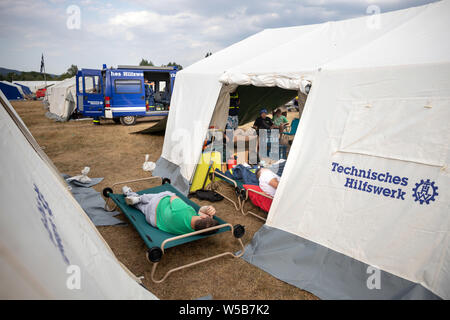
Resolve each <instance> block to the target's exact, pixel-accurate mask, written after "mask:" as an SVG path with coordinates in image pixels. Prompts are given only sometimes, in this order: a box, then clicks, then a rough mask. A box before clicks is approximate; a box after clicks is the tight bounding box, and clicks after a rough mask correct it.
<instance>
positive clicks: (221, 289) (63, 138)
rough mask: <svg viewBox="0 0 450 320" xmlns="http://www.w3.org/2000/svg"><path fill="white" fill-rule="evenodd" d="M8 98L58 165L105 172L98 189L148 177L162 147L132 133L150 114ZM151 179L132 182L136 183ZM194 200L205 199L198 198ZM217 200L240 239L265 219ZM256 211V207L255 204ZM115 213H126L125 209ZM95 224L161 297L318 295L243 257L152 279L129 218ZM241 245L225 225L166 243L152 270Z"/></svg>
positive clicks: (71, 169)
mask: <svg viewBox="0 0 450 320" xmlns="http://www.w3.org/2000/svg"><path fill="white" fill-rule="evenodd" d="M12 104H13V106H14V108H15V109H16V111H17V112H18V113H19V115H20V116H21V117H22V119H23V121H24V122H25V124H26V125H27V126H28V128H29V130H30V131H31V133H32V134H33V136H34V137H35V139H36V140H37V141H38V143H39V144H40V145H41V146H42V147H44V151H45V152H46V153H47V155H48V156H49V157H50V159H52V161H53V162H54V164H55V165H56V167H57V168H58V169H59V171H60V172H61V173H67V174H70V175H77V174H79V173H80V171H81V169H82V168H84V167H85V166H89V167H91V172H90V174H89V176H91V177H104V178H105V179H104V180H103V182H102V183H100V184H98V185H97V186H95V189H96V190H97V191H101V190H102V189H103V188H104V187H107V186H110V185H112V184H113V183H114V182H118V181H124V180H129V179H133V178H136V179H137V178H144V177H148V176H149V174H148V173H147V172H144V171H143V170H142V164H143V162H144V156H145V154H149V155H150V161H154V162H156V160H157V159H158V158H159V156H160V154H161V150H162V145H163V141H164V136H161V135H159V136H158V135H139V134H130V133H131V132H134V131H138V130H142V129H144V128H147V127H149V126H151V125H152V124H153V123H155V122H154V121H148V120H146V119H143V120H141V121H139V122H138V124H137V125H135V126H131V127H125V126H122V125H120V124H115V123H114V122H113V121H105V120H104V121H102V125H100V126H94V125H93V124H92V122H91V121H70V122H66V123H58V122H54V121H53V120H50V119H47V118H46V117H45V115H44V114H45V110H44V109H43V107H42V103H41V102H40V101H18V102H13V103H12ZM150 186H151V185H149V184H141V185H135V186H133V185H132V187H134V188H135V189H140V188H148V187H150ZM222 190H223V192H224V193H225V194H227V195H228V196H230V197H233V195H234V193H233V191H232V189H231V188H229V187H227V186H226V185H224V186H223V187H222ZM193 201H196V202H198V203H199V204H208V203H206V202H202V201H198V200H196V199H193ZM247 206H249V207H251V206H252V205H251V204H248V205H247ZM215 207H216V209H217V215H218V216H220V217H222V218H223V219H224V220H226V221H227V222H230V223H232V224H233V225H234V224H237V223H239V224H242V225H244V226H245V227H246V235H245V236H244V238H243V242H244V244H247V243H248V242H250V241H251V239H252V237H253V235H254V233H255V232H256V231H257V230H258V229H259V228H260V227H261V225H262V222H261V221H259V220H257V219H256V218H254V217H252V216H243V215H242V214H241V213H239V212H237V211H236V210H235V209H234V207H233V206H232V205H231V204H230V203H229V202H227V201H225V200H224V201H221V202H217V203H215ZM253 211H254V212H259V213H261V212H260V211H258V209H256V208H253ZM118 217H119V218H120V219H123V220H124V221H126V218H125V217H124V216H123V215H122V214H120V215H119V216H118ZM98 229H99V231H100V233H101V234H102V236H103V237H104V238H105V240H106V242H107V243H108V244H109V246H110V247H111V248H112V250H113V252H114V253H115V255H116V256H117V258H118V259H119V260H120V261H121V262H122V263H123V264H124V265H125V266H126V267H128V268H129V269H130V270H131V272H133V273H134V274H135V275H136V276H143V277H144V279H143V283H144V285H145V286H146V288H148V289H149V290H150V291H151V292H153V293H154V294H155V295H156V296H157V297H159V298H160V299H196V298H199V297H203V296H207V295H211V296H212V297H213V299H316V298H315V297H314V296H313V295H312V294H310V293H308V292H306V291H303V290H300V289H298V288H296V287H294V286H291V285H289V284H287V283H284V282H282V281H280V280H277V279H276V278H274V277H272V276H271V275H269V274H268V273H266V272H264V271H262V270H260V269H258V268H256V267H254V266H253V265H251V264H248V263H247V262H245V261H244V260H243V259H233V258H231V257H225V258H220V259H216V260H213V261H210V262H207V263H204V264H201V265H198V266H195V267H192V268H188V269H184V270H181V271H177V272H175V273H173V274H172V275H171V276H169V278H168V279H167V280H166V281H164V282H163V283H161V284H155V283H153V282H152V281H151V279H150V272H151V264H150V263H149V262H148V261H147V260H146V258H145V252H146V249H147V248H146V246H145V244H144V242H143V241H142V240H141V238H140V237H139V235H138V233H137V232H136V231H135V229H134V228H133V227H132V226H131V224H127V225H125V226H109V227H99V228H98ZM238 249H239V247H238V244H237V242H236V241H235V239H234V238H233V237H232V236H231V235H230V233H222V234H220V235H217V236H214V237H210V238H207V239H203V240H200V241H196V242H193V243H188V244H185V245H181V246H178V247H175V248H171V249H169V250H167V251H166V254H165V255H164V257H163V259H162V261H161V263H160V264H159V266H158V270H157V275H156V276H157V277H158V278H160V277H161V276H162V275H163V274H164V273H165V272H166V271H167V270H169V269H170V268H172V267H174V266H178V265H181V264H185V263H188V262H192V261H193V260H195V259H198V258H202V257H207V256H210V255H214V254H216V253H219V252H223V251H233V252H234V251H237V250H238Z"/></svg>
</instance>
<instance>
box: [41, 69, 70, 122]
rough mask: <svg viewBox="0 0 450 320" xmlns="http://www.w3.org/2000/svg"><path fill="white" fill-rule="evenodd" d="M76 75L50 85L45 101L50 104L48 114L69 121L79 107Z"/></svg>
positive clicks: (59, 119)
mask: <svg viewBox="0 0 450 320" xmlns="http://www.w3.org/2000/svg"><path fill="white" fill-rule="evenodd" d="M75 81H76V77H72V78H69V79H65V80H63V81H60V82H58V83H56V84H55V85H53V86H51V87H49V88H48V89H47V91H46V94H45V99H44V103H45V104H46V105H47V106H48V110H49V114H47V116H49V117H51V118H54V119H56V120H58V121H67V120H68V119H69V117H70V116H71V115H72V113H73V112H74V111H75V110H76V108H77V104H76V101H77V92H76V83H75Z"/></svg>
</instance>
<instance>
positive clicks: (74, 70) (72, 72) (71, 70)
mask: <svg viewBox="0 0 450 320" xmlns="http://www.w3.org/2000/svg"><path fill="white" fill-rule="evenodd" d="M77 72H78V67H77V66H76V65H74V64H72V65H71V66H70V67H69V69H67V71H66V72H64V73H63V74H62V75H60V76H59V77H57V79H58V80H64V79H67V78H72V77H75V76H76V74H77ZM50 78H51V76H50ZM47 79H49V75H47Z"/></svg>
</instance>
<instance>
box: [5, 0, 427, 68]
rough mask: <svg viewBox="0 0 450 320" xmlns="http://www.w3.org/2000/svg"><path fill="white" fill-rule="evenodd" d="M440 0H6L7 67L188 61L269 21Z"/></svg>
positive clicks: (287, 22)
mask: <svg viewBox="0 0 450 320" xmlns="http://www.w3.org/2000/svg"><path fill="white" fill-rule="evenodd" d="M430 2H434V0H267V1H266V0H247V1H246V0H129V1H121V0H110V1H108V0H106V1H101V0H81V1H76V0H68V1H67V0H66V1H65V0H0V43H1V50H0V67H6V68H11V69H18V70H23V71H31V70H34V71H39V66H40V58H41V53H44V56H45V62H46V71H47V72H49V73H55V74H61V73H63V72H65V71H66V70H67V68H68V67H69V66H70V65H71V64H76V65H77V66H78V67H82V68H95V69H98V68H101V66H102V64H103V63H106V64H107V65H108V66H117V65H118V64H138V63H139V61H140V60H141V58H145V59H150V60H151V61H153V62H154V63H155V64H157V65H160V64H164V63H168V62H170V61H175V62H177V63H179V64H181V65H183V66H184V67H186V66H188V65H190V64H191V63H193V62H196V61H198V60H200V59H202V58H203V57H204V56H205V54H206V53H207V52H209V51H211V52H213V53H214V52H217V51H218V50H220V49H222V48H225V47H227V46H229V45H230V44H232V43H234V42H237V41H240V40H242V39H244V38H245V37H248V36H250V35H252V34H254V33H256V32H259V31H261V30H263V29H265V28H276V27H289V26H296V25H303V24H312V23H320V22H325V21H331V20H342V19H347V18H353V17H358V16H363V15H366V14H367V8H368V6H370V5H376V6H378V7H379V8H380V11H381V13H383V12H387V11H392V10H397V9H404V8H408V7H412V6H417V5H422V4H426V3H430Z"/></svg>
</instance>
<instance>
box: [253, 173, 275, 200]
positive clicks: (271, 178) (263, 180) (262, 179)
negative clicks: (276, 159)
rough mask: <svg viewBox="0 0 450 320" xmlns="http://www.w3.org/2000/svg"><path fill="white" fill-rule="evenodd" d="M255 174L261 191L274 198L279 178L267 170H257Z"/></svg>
mask: <svg viewBox="0 0 450 320" xmlns="http://www.w3.org/2000/svg"><path fill="white" fill-rule="evenodd" d="M255 174H256V177H257V178H258V181H259V187H260V188H261V190H262V191H264V193H266V194H268V195H269V196H271V197H274V196H275V192H276V191H277V188H278V183H279V182H280V176H278V175H276V174H275V173H273V172H272V170H269V169H267V168H259V169H258V170H256V172H255Z"/></svg>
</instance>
